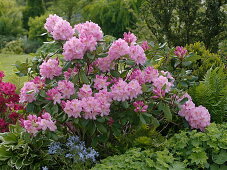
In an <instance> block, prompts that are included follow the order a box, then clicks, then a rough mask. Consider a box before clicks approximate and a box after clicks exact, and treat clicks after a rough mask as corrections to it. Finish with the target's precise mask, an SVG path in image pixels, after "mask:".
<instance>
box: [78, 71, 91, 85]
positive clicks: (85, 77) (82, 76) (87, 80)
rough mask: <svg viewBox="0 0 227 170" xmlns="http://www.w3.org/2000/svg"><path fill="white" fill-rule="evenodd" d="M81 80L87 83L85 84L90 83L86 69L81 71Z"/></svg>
mask: <svg viewBox="0 0 227 170" xmlns="http://www.w3.org/2000/svg"><path fill="white" fill-rule="evenodd" d="M80 80H81V81H82V82H83V83H85V84H89V83H90V81H89V79H88V78H87V76H86V74H85V72H84V71H80Z"/></svg>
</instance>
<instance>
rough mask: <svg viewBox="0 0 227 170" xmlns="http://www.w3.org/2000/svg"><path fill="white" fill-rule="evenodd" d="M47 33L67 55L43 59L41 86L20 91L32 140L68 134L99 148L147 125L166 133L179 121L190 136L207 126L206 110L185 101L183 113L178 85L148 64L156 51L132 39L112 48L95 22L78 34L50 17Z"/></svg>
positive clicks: (76, 28) (128, 36) (80, 28)
mask: <svg viewBox="0 0 227 170" xmlns="http://www.w3.org/2000/svg"><path fill="white" fill-rule="evenodd" d="M44 27H45V28H46V29H47V31H48V32H49V33H50V35H51V36H52V37H53V39H55V40H56V42H55V43H60V44H61V48H60V49H59V50H58V51H56V53H54V54H52V55H50V54H47V55H46V56H41V57H40V58H39V60H38V61H39V63H38V66H37V67H35V68H38V71H36V70H34V69H33V68H31V69H33V70H32V71H33V72H31V74H34V75H32V76H33V77H35V78H32V80H31V81H29V82H26V83H25V84H24V87H23V88H22V89H21V93H20V102H21V103H23V104H25V105H26V109H27V111H28V112H29V113H30V112H31V114H30V115H29V116H28V117H27V119H25V120H23V121H22V122H23V123H22V124H23V127H24V128H25V129H26V131H27V132H29V133H31V134H33V135H36V134H38V133H39V131H46V130H50V131H55V130H56V129H57V130H58V129H61V130H62V129H64V132H70V133H73V134H77V135H80V136H82V137H83V138H84V139H85V140H86V142H88V143H92V142H93V141H95V140H96V144H97V141H99V142H100V143H103V142H104V141H107V140H109V141H111V140H110V139H111V138H113V140H114V139H115V136H117V133H121V132H124V133H127V132H129V133H130V132H133V130H134V129H135V128H137V127H139V126H141V124H148V125H150V126H153V127H155V128H159V126H161V127H160V128H164V129H165V128H166V127H167V126H168V124H171V123H173V124H174V125H178V123H179V122H177V121H179V120H180V118H181V117H184V118H185V119H186V120H187V121H188V123H189V125H190V126H191V127H192V128H197V129H200V130H204V128H205V127H206V126H207V125H209V123H208V122H209V116H208V114H209V113H208V112H207V111H206V110H205V108H203V107H202V106H201V107H200V106H199V107H195V105H193V102H190V101H187V102H185V103H183V104H182V105H181V106H180V108H179V109H180V111H179V109H178V103H179V102H180V101H181V99H179V97H178V98H177V97H176V96H181V95H179V94H181V93H182V92H181V91H180V90H179V89H176V82H175V77H174V76H173V75H172V74H171V73H170V72H168V71H166V70H158V69H156V68H155V67H154V66H152V65H151V63H150V62H148V58H147V56H146V54H147V51H148V49H149V48H150V46H149V45H148V43H147V42H146V41H144V42H142V43H140V42H138V40H137V37H136V36H135V35H134V34H133V33H130V32H129V33H124V35H123V37H122V38H119V39H117V40H114V39H113V40H111V41H109V40H108V36H104V35H103V32H102V30H101V28H100V27H99V26H98V25H97V24H95V23H93V22H88V21H87V22H85V23H80V24H77V25H75V26H73V31H72V29H71V28H72V26H70V25H69V23H68V22H67V21H65V20H63V19H62V18H61V17H58V16H56V15H50V16H49V18H48V19H47V21H46V24H45V26H44ZM58 40H59V41H58ZM178 51H180V49H179V50H178ZM179 55H183V53H180V52H179ZM186 97H187V96H186ZM183 98H184V97H183ZM179 100H180V101H179ZM190 100H191V99H190ZM178 111H179V116H178V115H177V114H175V113H177V112H178ZM43 113H44V114H43ZM40 115H41V116H40ZM52 119H53V120H55V121H53V120H52ZM175 121H176V122H177V123H174V122H175ZM159 122H160V123H159ZM3 124H4V122H3ZM166 124H167V125H166ZM179 124H180V125H182V124H183V123H179ZM103 139H105V140H103ZM102 140H103V141H102Z"/></svg>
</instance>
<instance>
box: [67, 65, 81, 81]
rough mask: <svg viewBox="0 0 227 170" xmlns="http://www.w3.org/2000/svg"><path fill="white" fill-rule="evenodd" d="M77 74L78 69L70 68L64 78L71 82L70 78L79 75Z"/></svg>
mask: <svg viewBox="0 0 227 170" xmlns="http://www.w3.org/2000/svg"><path fill="white" fill-rule="evenodd" d="M77 73H78V69H77V68H76V67H74V68H69V69H68V70H67V71H65V72H64V77H65V79H66V80H69V79H70V78H72V77H74V76H75V75H77Z"/></svg>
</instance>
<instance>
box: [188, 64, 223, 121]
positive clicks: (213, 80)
mask: <svg viewBox="0 0 227 170" xmlns="http://www.w3.org/2000/svg"><path fill="white" fill-rule="evenodd" d="M189 94H190V95H191V96H192V98H193V101H194V102H195V104H196V105H203V106H204V107H206V108H207V109H208V110H209V112H210V114H211V119H212V120H213V121H215V122H219V123H221V122H223V121H227V74H226V72H225V70H224V68H223V67H220V68H219V67H217V68H215V69H212V68H211V69H210V70H208V71H207V73H206V75H205V76H204V80H203V81H201V82H200V84H199V85H198V86H194V87H192V88H190V89H189Z"/></svg>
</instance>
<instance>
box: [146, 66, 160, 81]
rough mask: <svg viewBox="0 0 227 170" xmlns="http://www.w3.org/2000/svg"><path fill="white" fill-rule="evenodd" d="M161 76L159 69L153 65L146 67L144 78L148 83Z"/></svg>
mask: <svg viewBox="0 0 227 170" xmlns="http://www.w3.org/2000/svg"><path fill="white" fill-rule="evenodd" d="M158 76H159V73H158V70H157V69H154V68H153V67H151V66H149V67H146V68H145V69H144V78H145V81H146V82H148V83H151V82H154V80H155V79H157V78H158Z"/></svg>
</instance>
